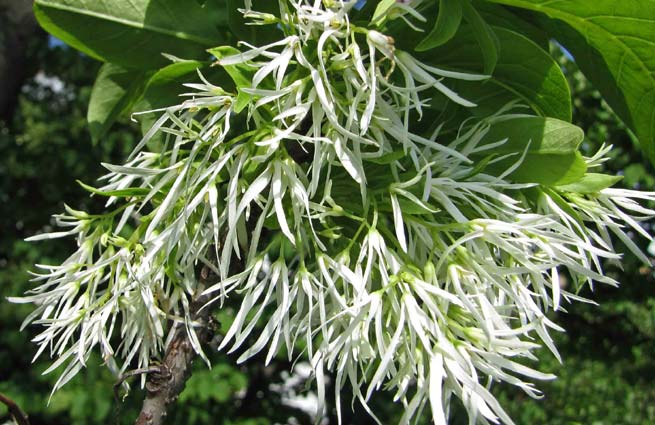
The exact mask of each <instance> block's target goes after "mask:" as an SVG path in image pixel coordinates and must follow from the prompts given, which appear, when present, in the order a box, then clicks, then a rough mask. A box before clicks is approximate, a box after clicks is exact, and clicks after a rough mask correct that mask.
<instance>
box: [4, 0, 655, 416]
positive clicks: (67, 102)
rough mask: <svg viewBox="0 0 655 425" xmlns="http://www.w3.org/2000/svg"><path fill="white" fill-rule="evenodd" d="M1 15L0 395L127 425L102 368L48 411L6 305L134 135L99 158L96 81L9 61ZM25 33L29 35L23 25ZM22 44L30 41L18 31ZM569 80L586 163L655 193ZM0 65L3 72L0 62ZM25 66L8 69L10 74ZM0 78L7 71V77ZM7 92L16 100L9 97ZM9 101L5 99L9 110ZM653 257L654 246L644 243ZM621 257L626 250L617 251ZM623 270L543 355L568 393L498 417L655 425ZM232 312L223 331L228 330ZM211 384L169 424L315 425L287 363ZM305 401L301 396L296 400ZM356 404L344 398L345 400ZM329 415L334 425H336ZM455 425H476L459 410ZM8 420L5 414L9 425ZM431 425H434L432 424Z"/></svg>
mask: <svg viewBox="0 0 655 425" xmlns="http://www.w3.org/2000/svg"><path fill="white" fill-rule="evenodd" d="M2 4H4V3H0V44H1V45H2V46H3V48H2V49H0V56H3V58H4V64H7V63H8V64H9V65H10V66H9V69H8V70H7V69H4V70H3V69H2V67H0V92H2V93H3V95H4V98H6V99H7V100H6V101H5V103H4V104H2V105H0V392H1V393H4V394H6V395H7V396H9V397H11V398H12V399H14V400H15V401H16V402H17V403H18V404H19V405H20V406H21V407H22V408H23V410H25V411H26V412H27V413H28V414H29V416H30V419H31V421H32V424H34V425H37V424H107V423H132V422H133V420H134V418H135V417H136V415H137V412H138V408H139V406H140V401H141V399H142V397H143V393H142V392H141V391H140V390H139V389H138V388H137V387H138V385H134V387H135V390H134V391H133V392H132V393H131V394H130V395H129V396H128V397H127V398H126V399H125V401H124V402H123V403H120V405H119V404H117V403H116V402H115V400H114V398H113V394H112V387H113V383H114V379H113V377H112V376H111V375H110V374H109V373H108V372H107V371H106V370H105V369H104V368H103V367H102V366H100V363H101V362H100V359H95V360H94V361H91V362H89V364H88V367H87V368H86V370H84V371H83V372H82V373H80V374H79V375H78V376H77V377H76V378H75V379H74V380H73V381H72V382H71V383H69V384H68V385H66V386H65V387H64V388H63V389H62V390H61V391H59V392H58V393H57V394H55V395H53V396H52V399H51V400H50V402H49V403H48V399H49V397H50V389H51V387H52V384H53V383H54V381H55V379H56V376H57V375H56V373H55V374H51V375H47V376H43V375H41V372H42V371H43V370H45V369H46V367H47V365H48V363H49V360H48V359H47V357H42V358H40V359H38V360H37V361H35V362H34V363H33V362H32V356H33V353H34V352H35V346H34V345H33V344H32V343H31V342H30V339H31V338H32V337H33V336H34V335H35V334H36V333H35V330H34V329H29V328H28V329H26V330H24V331H23V332H19V327H20V324H21V321H22V319H23V318H24V317H25V316H26V315H27V314H28V313H29V312H30V310H31V307H30V306H26V305H15V304H10V303H8V302H7V301H6V300H5V298H6V297H7V296H17V295H20V294H22V293H23V292H24V291H25V290H27V289H28V288H29V287H30V285H31V284H30V282H29V278H30V277H29V275H28V270H30V269H31V268H32V265H33V264H34V263H56V262H59V261H61V260H62V259H63V258H64V257H65V255H66V253H67V252H71V250H72V246H71V241H59V240H58V241H51V242H48V243H39V244H35V243H26V242H24V241H23V239H24V238H25V237H27V236H30V235H32V234H34V233H35V232H37V231H42V230H44V229H46V228H49V226H51V221H50V216H51V215H52V214H55V213H58V212H60V211H61V210H62V209H63V204H64V202H65V203H67V204H69V205H71V206H73V207H74V208H76V209H90V210H93V209H94V208H101V205H98V204H97V201H95V200H94V199H92V198H88V197H87V196H86V194H85V193H84V192H83V190H82V189H81V188H80V187H79V185H77V184H76V183H75V180H76V179H79V180H82V181H85V182H93V181H94V180H95V179H96V178H97V177H99V176H100V175H101V174H103V169H102V168H101V166H100V163H101V162H119V161H121V159H122V158H124V157H125V156H126V154H127V153H128V152H129V151H130V149H131V147H132V146H134V144H135V141H136V140H137V138H138V126H137V125H136V124H134V123H131V122H130V120H129V118H127V117H126V118H124V119H123V120H122V122H121V123H120V124H119V125H118V126H117V127H115V128H114V129H113V131H112V132H111V134H110V135H109V136H108V137H105V139H104V140H103V141H102V142H101V143H99V144H98V145H96V146H93V145H92V144H91V140H90V136H89V133H88V130H87V128H86V122H85V115H86V105H87V102H88V100H89V94H90V90H91V84H92V83H93V80H94V78H95V74H96V72H97V70H98V68H99V64H98V63H96V62H95V61H93V60H91V59H89V58H87V57H85V56H83V55H80V54H79V53H77V52H76V51H74V50H72V49H69V48H68V47H66V46H65V45H62V44H61V43H58V42H57V41H56V40H52V39H50V38H48V36H47V35H46V34H45V33H42V32H40V31H39V30H38V29H37V28H36V27H29V29H30V31H26V32H27V35H21V37H22V38H21V39H20V40H18V43H19V47H20V49H21V50H20V51H19V52H16V51H15V50H13V49H11V48H8V46H9V47H11V46H12V44H11V43H15V42H16V41H15V40H12V39H11V38H12V33H10V32H9V31H12V25H13V24H12V23H11V22H7V21H6V16H5V14H3V13H2ZM21 25H24V24H21ZM21 28H22V30H25V29H26V28H27V27H25V26H22V27H21ZM553 54H554V55H556V56H557V57H558V58H559V60H560V61H561V63H562V66H563V67H564V68H565V70H566V75H567V76H568V77H569V79H570V82H571V86H572V89H573V93H574V104H575V111H576V113H575V117H574V121H575V123H576V124H577V125H579V126H581V127H582V128H584V129H585V130H586V131H587V140H586V142H585V143H584V149H585V150H586V151H587V152H588V153H590V152H593V151H595V150H596V149H598V147H599V146H600V143H601V142H603V141H606V142H608V143H611V144H613V145H614V147H615V149H614V151H613V153H612V157H613V160H612V161H611V162H609V163H608V164H607V171H608V172H614V173H620V174H623V175H624V176H625V179H624V180H623V183H622V184H623V185H624V186H625V187H629V188H639V189H642V190H653V187H654V185H655V179H654V177H653V176H654V175H655V174H654V173H653V169H652V167H651V166H650V165H649V164H648V163H646V161H645V160H644V159H642V156H641V154H640V152H639V151H638V149H637V148H636V147H635V146H636V145H635V144H634V143H633V140H632V139H631V137H630V136H629V135H628V133H627V132H626V130H625V127H624V126H623V125H621V124H620V123H619V122H618V121H617V119H616V118H615V117H614V115H613V114H612V113H611V111H610V110H609V108H608V107H607V105H606V104H605V103H604V102H602V101H601V99H600V97H599V95H598V93H597V92H596V91H594V89H593V88H592V87H591V86H590V85H589V84H588V82H586V81H585V80H584V78H583V77H582V76H581V74H580V73H579V72H577V69H576V68H575V64H574V63H573V62H572V61H571V60H569V59H567V58H566V56H564V55H563V54H562V53H561V52H559V51H557V50H555V49H554V50H553ZM0 64H2V62H0ZM12 64H14V65H16V68H12V67H11V65H12ZM1 71H5V74H3V73H2V72H1ZM12 88H15V90H13V89H12ZM2 97H3V96H0V98H2ZM639 243H641V244H642V246H643V247H644V249H646V247H647V241H642V240H639ZM617 246H618V245H617ZM622 264H623V270H620V269H618V268H616V267H612V266H608V268H607V270H608V273H610V274H612V275H613V277H615V278H616V279H617V280H619V281H620V282H621V287H620V288H619V289H616V288H610V287H604V286H600V285H599V286H597V287H596V288H595V291H594V293H593V295H592V294H589V293H586V294H585V295H587V296H593V298H594V300H596V301H597V302H598V303H599V304H600V305H599V306H593V305H584V304H576V305H571V306H567V309H568V313H559V314H557V315H556V316H557V317H555V320H556V322H557V323H559V324H560V325H562V326H563V327H564V328H566V329H567V333H566V334H560V335H557V338H556V339H557V342H558V346H559V347H560V349H561V353H562V357H563V358H564V364H563V365H560V364H558V363H557V361H556V360H555V359H554V358H553V357H552V355H550V354H549V353H548V352H547V351H546V350H543V351H542V352H541V353H540V358H542V359H543V362H542V363H541V369H542V370H544V371H548V372H552V373H555V374H556V375H558V376H559V379H558V380H556V381H554V382H551V383H545V384H544V383H542V384H539V387H540V388H541V389H542V390H543V391H544V394H545V397H544V398H543V399H542V400H540V401H535V400H532V399H530V398H529V397H527V396H525V395H524V394H523V393H521V392H517V391H516V390H514V389H512V388H507V387H503V386H495V387H494V392H495V393H496V394H498V397H499V398H500V399H501V401H502V404H503V405H504V406H505V407H506V408H507V409H508V411H509V413H510V415H511V416H512V417H513V418H515V420H516V422H517V424H553V425H559V424H561V425H564V424H593V425H601V424H603V425H616V424H634V425H642V424H655V385H654V384H653V383H654V382H655V362H654V361H653V355H654V354H655V282H654V275H653V269H652V268H651V267H648V266H647V265H643V264H640V263H639V262H638V261H637V260H636V259H634V258H633V257H628V256H626V257H625V259H624V261H623V262H622ZM230 314H231V311H230V309H229V307H228V309H226V310H225V311H223V312H222V313H220V315H219V317H218V318H219V320H221V321H222V322H223V323H224V324H225V323H226V322H227V321H229V317H230ZM212 360H213V362H214V367H213V368H212V369H211V370H209V369H207V368H206V367H205V366H204V364H202V363H197V364H196V365H195V366H196V371H195V372H194V374H193V376H192V378H191V380H190V381H189V382H188V384H187V387H186V389H185V391H184V392H183V393H182V395H181V398H180V402H179V403H178V404H177V405H176V406H175V407H174V409H173V410H172V411H171V412H170V416H169V423H171V424H235V425H236V424H240V425H246V424H248V425H250V424H252V425H254V424H274V423H281V424H284V423H300V424H303V423H310V422H311V418H310V416H309V415H307V414H306V413H303V411H302V410H300V409H298V408H294V407H291V406H289V403H288V402H286V401H285V397H287V396H288V395H289V394H286V395H285V394H284V393H283V392H280V391H279V389H277V388H279V387H280V385H282V384H283V383H284V382H285V379H286V378H287V377H288V375H287V374H286V372H285V371H287V370H288V369H289V368H290V367H291V366H292V365H291V363H289V362H288V361H286V359H284V358H282V357H280V358H279V359H276V360H275V361H273V362H272V364H271V365H269V366H267V367H264V366H263V365H262V362H258V361H257V358H255V359H253V360H252V361H251V362H249V363H248V364H247V365H245V366H236V363H235V358H234V357H230V356H226V355H223V354H217V353H216V354H214V355H213V359H212ZM291 391H293V392H295V394H297V395H300V396H308V393H309V391H308V389H306V388H305V387H304V384H302V383H297V384H296V385H295V387H293V388H292V389H291ZM342 399H344V400H348V399H349V398H348V395H347V394H344V395H342ZM333 410H334V409H332V410H331V413H330V417H328V418H326V421H327V422H326V423H330V424H335V423H336V417H335V413H334V411H333ZM373 410H374V411H375V412H376V413H377V414H378V416H379V417H380V418H381V420H382V421H383V422H384V423H395V422H397V420H398V418H399V417H400V415H401V414H402V408H401V406H399V405H395V404H393V403H391V402H390V398H389V397H388V396H387V395H380V396H378V397H377V398H376V399H375V400H373ZM454 410H455V415H454V418H453V421H452V423H453V424H465V423H467V419H466V418H465V417H464V416H462V415H461V413H460V412H459V411H458V409H457V406H455V408H454ZM8 420H9V416H8V414H7V410H6V408H5V407H4V406H0V423H4V422H6V421H8ZM422 422H425V423H428V422H429V420H428V418H427V417H424V418H422ZM344 423H346V424H368V423H373V421H372V420H371V419H370V418H369V417H368V416H367V415H366V414H365V413H364V412H363V411H362V409H361V408H356V410H355V412H352V413H350V412H349V406H348V404H347V403H346V404H345V405H344Z"/></svg>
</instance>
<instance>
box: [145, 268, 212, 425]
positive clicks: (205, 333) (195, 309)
mask: <svg viewBox="0 0 655 425" xmlns="http://www.w3.org/2000/svg"><path fill="white" fill-rule="evenodd" d="M208 274H209V273H208V269H207V268H203V270H202V272H201V281H206V278H207V276H208ZM204 287H205V285H204V284H201V285H200V286H199V289H198V294H199V293H200V292H202V289H203V288H204ZM208 300H209V297H208V296H200V295H198V296H197V297H195V298H194V301H193V302H192V303H191V305H190V312H191V315H192V316H191V317H192V318H193V320H194V322H196V323H198V324H199V325H200V326H199V327H198V328H197V329H196V334H197V336H198V339H199V340H200V343H201V344H203V345H206V344H207V343H209V342H210V341H211V339H212V337H213V334H214V328H215V324H214V323H213V322H212V318H211V309H210V308H205V309H204V310H202V311H199V310H200V308H201V307H202V306H203V305H205V303H206V302H207V301H208ZM171 332H175V336H174V337H173V339H172V341H171V343H170V345H169V346H168V348H167V350H166V355H165V357H164V360H163V361H162V362H161V364H160V365H159V366H158V370H157V372H154V373H150V374H149V375H148V380H147V382H146V391H147V396H146V399H145V400H144V402H143V406H142V407H141V413H140V414H139V417H138V418H137V420H136V425H160V424H163V423H164V418H165V417H166V414H167V409H168V405H169V404H171V403H174V402H175V401H176V400H177V398H178V396H179V394H180V393H181V392H182V390H183V389H184V385H185V384H186V381H187V380H188V379H189V377H190V376H191V365H192V364H193V361H194V360H195V358H196V357H197V354H196V352H195V351H194V350H193V346H192V345H191V341H190V339H189V336H188V334H187V332H186V330H185V328H184V326H182V325H179V324H178V325H177V326H176V327H175V328H174V329H173V330H172V331H171Z"/></svg>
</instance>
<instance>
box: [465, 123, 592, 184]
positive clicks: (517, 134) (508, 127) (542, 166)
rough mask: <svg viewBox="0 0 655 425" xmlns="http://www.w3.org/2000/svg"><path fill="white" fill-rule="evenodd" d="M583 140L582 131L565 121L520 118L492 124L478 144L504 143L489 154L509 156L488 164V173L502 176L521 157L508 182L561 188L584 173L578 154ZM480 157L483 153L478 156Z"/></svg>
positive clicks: (584, 168) (584, 166)
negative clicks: (523, 156)
mask: <svg viewBox="0 0 655 425" xmlns="http://www.w3.org/2000/svg"><path fill="white" fill-rule="evenodd" d="M583 138H584V132H583V131H582V129H580V128H579V127H576V126H575V125H573V124H569V123H567V122H565V121H561V120H557V119H553V118H542V117H528V116H522V117H516V118H511V119H506V120H503V121H500V122H497V123H495V124H493V125H492V126H491V129H490V130H489V132H488V133H487V134H486V135H485V137H484V139H483V141H482V144H484V143H495V142H498V141H501V140H505V139H506V140H507V141H506V142H505V143H504V144H503V145H501V146H498V147H496V148H494V149H493V153H495V154H498V155H508V154H511V156H510V157H507V158H505V159H503V160H501V161H498V162H493V163H492V164H489V166H488V170H490V171H491V172H492V173H494V174H501V173H503V172H504V171H505V170H508V169H509V168H510V167H512V166H513V165H514V164H516V163H517V162H518V161H519V160H520V159H521V156H522V155H524V154H525V158H524V159H523V161H521V162H520V165H519V166H518V168H517V169H516V170H514V171H513V172H512V173H511V174H510V179H511V180H513V181H517V182H526V183H540V184H544V185H564V184H569V183H573V182H576V181H578V180H580V179H581V178H582V177H583V176H584V174H585V171H586V170H587V166H586V163H585V161H584V158H583V157H582V155H581V154H580V153H579V152H578V146H579V145H580V142H582V140H583ZM483 154H485V152H481V153H480V155H483ZM480 159H482V158H480ZM478 160H479V159H478Z"/></svg>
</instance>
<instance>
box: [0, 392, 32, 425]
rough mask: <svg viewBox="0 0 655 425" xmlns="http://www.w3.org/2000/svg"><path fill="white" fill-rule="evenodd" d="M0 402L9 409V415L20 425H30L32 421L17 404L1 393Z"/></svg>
mask: <svg viewBox="0 0 655 425" xmlns="http://www.w3.org/2000/svg"><path fill="white" fill-rule="evenodd" d="M0 402H2V403H3V404H4V405H5V406H7V409H9V414H10V415H11V416H12V417H13V418H14V420H15V421H16V423H17V424H18V425H30V421H29V420H28V419H27V415H26V414H25V412H23V411H22V410H21V408H20V407H19V406H18V404H16V402H15V401H14V400H12V399H10V398H9V397H7V396H6V395H4V394H2V393H0Z"/></svg>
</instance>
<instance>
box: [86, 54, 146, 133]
mask: <svg viewBox="0 0 655 425" xmlns="http://www.w3.org/2000/svg"><path fill="white" fill-rule="evenodd" d="M148 76H149V74H148V72H146V71H143V70H134V69H125V68H123V67H122V66H119V65H115V64H113V63H106V64H104V65H103V66H102V67H101V68H100V72H98V77H97V78H96V81H95V83H94V84H93V90H92V91H91V99H90V100H89V109H88V111H87V116H86V118H87V121H88V122H89V131H90V132H91V138H92V140H93V142H94V143H96V142H97V141H98V140H100V138H102V137H103V136H104V135H105V133H106V132H107V130H109V128H110V127H111V125H112V124H113V123H114V121H116V118H118V116H119V115H120V114H121V113H123V112H126V111H129V109H130V107H131V106H132V105H133V104H134V102H135V101H136V99H137V98H138V97H139V96H140V95H141V92H142V91H143V87H144V86H145V82H146V81H147V79H148Z"/></svg>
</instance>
